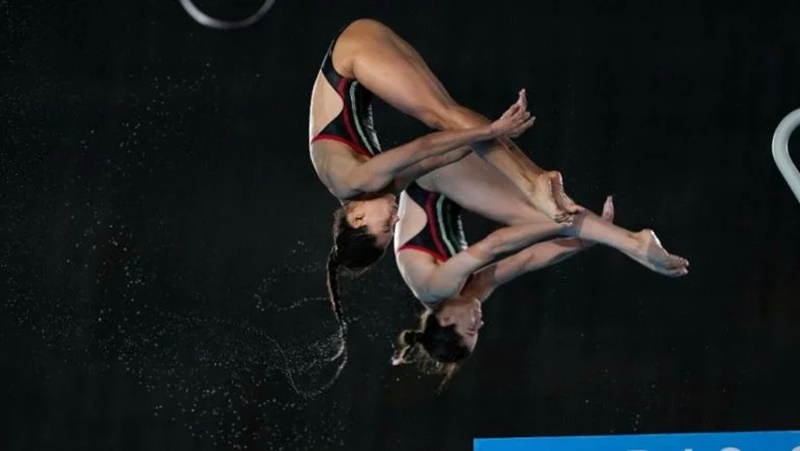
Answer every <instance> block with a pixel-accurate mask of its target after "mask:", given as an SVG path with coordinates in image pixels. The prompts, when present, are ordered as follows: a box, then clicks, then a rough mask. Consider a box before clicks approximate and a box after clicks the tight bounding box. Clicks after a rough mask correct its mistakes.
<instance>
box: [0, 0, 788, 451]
mask: <svg viewBox="0 0 800 451" xmlns="http://www.w3.org/2000/svg"><path fill="white" fill-rule="evenodd" d="M198 5H200V6H201V7H205V8H206V9H207V10H208V11H209V12H212V13H215V14H217V15H219V16H222V17H235V16H237V15H239V16H240V15H242V14H245V13H247V12H250V11H253V10H255V8H257V6H258V3H257V2H248V1H245V0H242V1H238V2H234V1H230V2H227V3H225V2H222V1H218V2H217V3H211V2H210V0H207V1H205V2H198ZM0 12H2V14H1V15H0V18H1V19H0V21H1V22H2V25H1V26H0V33H2V34H0V42H2V44H1V45H0V48H1V49H2V56H1V57H0V80H2V85H1V86H2V91H0V124H2V125H0V126H1V127H2V129H1V131H0V218H2V219H1V220H0V294H1V295H2V298H0V357H2V358H0V365H2V367H0V387H1V388H0V415H1V416H2V419H0V421H1V422H0V449H3V450H29V449H31V450H34V449H35V450H39V449H42V450H45V449H61V450H72V449H75V450H78V449H80V450H92V449H98V450H101V449H102V450H116V449H124V450H183V449H198V450H210V449H241V448H245V447H246V448H248V449H264V450H278V449H285V450H311V449H330V450H334V449H342V450H355V449H358V450H361V449H364V450H373V449H384V448H385V449H396V450H412V449H413V450H416V449H420V450H433V449H436V450H465V449H470V447H471V440H472V438H473V437H498V436H531V435H562V434H569V435H572V434H576V435H577V434H580V435H585V434H609V433H611V434H613V433H652V432H679V431H734V430H759V429H792V428H798V427H800V412H799V411H798V410H799V409H800V408H799V407H798V406H800V389H798V386H797V363H796V362H797V356H798V351H799V350H800V349H798V340H800V328H798V320H799V319H800V308H799V307H798V301H800V299H798V294H797V292H798V290H797V289H798V285H799V284H800V282H798V278H799V277H800V252H799V251H800V234H798V229H799V228H800V206H799V205H798V202H797V200H796V199H795V198H794V197H793V196H792V194H791V192H790V190H789V189H788V186H787V185H786V184H785V182H784V181H783V179H782V178H781V176H780V174H779V173H778V171H777V169H776V168H775V166H774V164H773V161H772V158H771V155H770V140H771V137H772V133H773V130H774V128H775V127H776V126H777V124H778V122H779V121H780V120H781V119H782V118H783V117H784V116H785V115H786V114H788V113H789V112H790V111H792V110H793V109H795V108H798V107H800V83H798V81H800V39H798V31H797V30H798V28H797V27H798V19H800V4H798V2H797V1H783V2H778V1H775V2H769V1H758V2H745V3H741V2H740V3H730V2H717V3H713V2H689V1H670V2H665V1H652V2H649V1H648V2H621V1H610V0H609V1H594V2H588V1H564V0H543V1H537V2H513V1H500V0H498V1H494V2H479V1H472V0H470V1H458V2H456V1H438V2H423V1H419V2H411V1H389V0H384V1H380V2H377V1H376V2H368V1H336V2H333V1H315V2H312V1H302V0H293V1H286V0H278V1H277V3H276V5H275V7H274V8H273V9H272V10H271V11H270V12H269V13H268V14H267V16H266V17H265V18H264V19H262V20H261V21H260V22H258V23H257V24H255V25H254V26H252V27H250V28H247V29H244V30H239V31H229V32H221V31H215V30H211V29H208V28H204V27H202V26H200V25H199V24H197V23H195V22H194V21H193V20H192V19H191V18H190V17H189V16H188V15H187V14H186V13H185V12H184V10H183V9H182V8H181V6H180V5H179V3H178V2H177V1H155V0H150V1H129V2H120V1H114V2H112V1H106V2H101V1H88V0H85V1H75V0H72V1H59V2H54V1H49V2H44V1H40V0H28V1H24V2H23V1H17V2H10V1H7V0H6V1H0ZM226 15H227V16H226ZM364 16H369V17H374V18H377V19H379V20H382V21H384V22H386V23H387V24H388V25H390V26H391V27H392V28H394V29H395V30H396V31H397V32H398V33H399V34H400V35H401V36H403V37H404V38H405V39H407V40H408V41H409V42H410V43H411V44H412V45H414V46H415V47H416V48H417V49H418V50H419V51H420V53H421V54H422V55H423V57H424V58H426V60H427V61H428V63H429V64H430V66H431V67H432V69H433V70H434V72H435V73H436V74H437V75H438V76H439V77H440V78H441V79H442V81H443V82H444V84H445V85H446V86H447V87H448V89H449V90H450V92H451V94H452V95H453V96H454V97H455V98H456V99H457V100H458V101H460V102H461V103H463V104H465V105H467V106H470V107H472V108H473V109H475V110H477V111H480V112H482V113H483V114H485V115H487V116H491V117H496V116H497V115H498V114H500V113H501V112H502V111H503V110H504V108H505V107H506V106H508V105H509V104H510V103H511V102H512V101H513V100H514V98H515V95H516V92H517V90H518V89H520V88H522V87H524V88H527V90H528V95H529V99H530V103H531V109H532V111H533V112H534V114H536V115H537V117H538V119H537V122H536V125H535V126H534V128H533V129H532V130H531V131H530V132H528V133H527V134H526V135H525V136H523V137H521V138H520V140H519V143H520V145H521V146H522V147H523V148H524V149H526V151H527V152H528V154H529V155H531V157H532V158H533V160H534V161H536V162H537V163H539V164H541V165H543V166H544V167H547V168H558V169H559V170H561V171H562V172H563V173H564V175H565V181H566V186H567V188H568V191H569V192H570V194H571V195H572V196H573V197H574V198H575V199H576V200H578V201H580V202H581V203H584V204H585V205H588V206H590V207H593V208H600V206H601V205H602V201H603V199H604V197H605V195H606V194H609V193H611V194H614V195H615V201H616V206H617V222H619V223H620V224H623V225H625V226H626V227H628V228H631V229H639V228H643V227H652V228H654V229H655V230H656V232H657V233H658V234H659V236H660V237H661V239H662V241H663V242H664V244H665V245H666V246H667V248H668V249H670V250H672V251H674V252H676V253H679V254H682V255H684V256H686V257H687V258H689V259H690V260H691V263H692V266H691V273H690V275H689V276H688V277H686V278H683V279H679V280H673V279H667V278H664V277H661V276H658V275H656V274H654V273H651V272H649V271H647V270H645V269H644V268H642V267H641V266H639V265H637V264H636V263H634V262H632V261H630V260H628V259H627V258H625V257H624V256H622V255H620V254H618V253H615V252H613V251H611V250H609V249H603V248H596V249H593V250H591V251H590V252H587V253H586V254H585V255H580V256H577V257H575V258H573V259H571V260H568V261H566V262H564V263H562V264H560V265H558V266H557V267H552V268H548V269H546V270H542V271H539V272H537V273H533V274H531V275H529V276H526V277H522V278H520V279H518V280H516V281H514V282H512V283H510V284H509V285H507V286H505V287H503V288H502V289H501V290H499V291H498V293H497V294H496V295H495V296H494V297H493V299H492V301H491V302H490V303H488V304H487V305H486V307H485V310H484V313H485V315H484V316H485V319H486V326H485V328H484V333H482V334H481V339H480V343H479V345H478V348H477V351H476V353H475V355H474V356H473V357H472V358H471V359H470V360H469V362H468V363H467V364H466V365H465V366H464V368H462V370H461V371H460V372H459V373H458V374H457V375H456V377H455V378H454V379H453V381H452V383H451V385H450V386H449V388H448V389H447V390H445V391H444V393H442V394H441V395H438V396H437V395H436V394H435V388H436V386H437V384H438V379H436V378H434V377H430V376H426V375H420V374H419V373H418V372H417V371H416V370H415V369H414V368H409V367H401V368H395V367H392V366H391V365H390V364H389V358H390V356H391V354H392V350H393V340H394V338H395V337H396V335H397V334H398V332H399V331H400V330H401V329H402V328H405V327H410V326H412V325H413V324H414V322H415V310H416V308H417V304H416V303H415V301H413V300H412V299H411V297H410V293H409V292H408V290H407V289H406V288H405V287H404V286H403V284H402V282H401V280H400V277H399V274H398V272H397V270H396V268H395V266H394V261H393V259H392V258H384V259H383V260H382V262H381V263H380V264H379V265H378V266H377V267H376V268H374V269H373V270H372V271H370V272H369V273H368V274H367V275H365V276H363V277H362V278H360V279H358V280H356V281H352V282H349V283H345V285H344V298H345V305H346V315H347V316H348V318H350V320H351V322H352V323H351V326H350V331H349V340H348V351H349V352H348V360H347V363H346V365H345V366H344V368H343V369H342V371H341V374H339V375H338V378H335V379H334V377H335V376H336V362H333V363H330V362H327V361H326V358H328V357H330V356H331V354H332V352H333V350H334V349H335V345H336V344H337V342H336V325H335V323H334V321H333V318H332V314H331V313H330V311H329V310H328V308H327V304H326V300H325V298H324V295H325V291H324V290H325V288H324V260H325V256H326V254H327V250H328V247H329V245H330V230H329V226H330V224H329V223H330V220H329V218H330V213H331V212H332V210H333V209H334V208H335V206H336V202H335V200H334V199H333V198H332V197H331V196H330V195H329V194H328V193H327V191H326V190H325V189H324V188H323V186H322V184H321V183H320V182H319V181H318V180H317V178H316V176H315V174H314V172H313V169H312V167H311V164H310V161H309V157H308V153H307V152H308V148H307V139H308V136H307V133H308V131H307V127H308V122H307V121H308V117H307V116H308V103H309V98H310V89H311V86H312V83H313V80H314V77H315V76H316V71H317V69H318V66H319V64H320V62H321V58H322V56H323V54H324V52H325V49H326V48H327V46H328V43H329V42H330V40H331V38H332V37H333V36H334V34H335V33H336V32H337V31H338V30H339V29H340V28H341V27H342V26H344V25H346V24H347V23H348V22H349V21H350V20H353V19H355V18H358V17H364ZM376 125H377V127H378V131H379V133H380V135H381V139H382V144H383V146H384V148H388V147H390V146H392V145H395V144H398V143H400V142H402V141H404V140H407V139H410V138H412V137H414V136H416V135H419V134H420V133H424V132H425V131H426V129H425V128H424V127H423V126H422V125H420V124H419V123H417V122H415V121H414V120H413V119H411V118H408V117H405V116H403V115H401V114H399V113H397V112H394V111H392V110H390V109H389V108H388V107H386V106H385V105H383V104H378V105H377V106H376ZM466 225H467V233H468V237H469V238H470V239H473V240H474V239H476V238H479V237H481V236H482V235H484V234H485V233H487V232H488V231H489V230H491V229H492V228H493V227H495V226H494V225H493V224H490V223H488V222H487V221H484V220H481V219H479V218H473V217H467V218H466ZM331 381H333V384H332V385H331V386H330V387H329V388H326V387H327V385H328V384H329V383H330V382H331Z"/></svg>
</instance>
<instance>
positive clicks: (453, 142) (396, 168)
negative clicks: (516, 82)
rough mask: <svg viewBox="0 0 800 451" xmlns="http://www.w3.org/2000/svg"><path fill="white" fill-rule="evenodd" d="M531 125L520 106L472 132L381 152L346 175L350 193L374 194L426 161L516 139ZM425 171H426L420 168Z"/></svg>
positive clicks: (438, 163) (433, 137)
mask: <svg viewBox="0 0 800 451" xmlns="http://www.w3.org/2000/svg"><path fill="white" fill-rule="evenodd" d="M532 125H533V119H532V118H531V115H530V113H529V112H528V111H527V110H525V109H523V106H522V105H519V104H514V105H512V106H511V107H510V108H509V109H508V110H506V112H505V113H504V114H503V115H502V116H501V117H500V118H499V119H497V120H496V121H494V122H492V123H490V124H484V125H480V126H477V127H473V128H467V129H461V130H445V131H440V132H434V133H430V134H428V135H425V136H423V137H421V138H417V139H415V140H413V141H411V142H409V143H407V144H403V145H401V146H399V147H396V148H394V149H390V150H388V151H386V152H382V153H381V154H380V155H378V156H376V157H374V158H372V159H370V160H369V161H367V162H366V163H363V164H361V165H358V166H356V167H355V168H353V169H352V170H350V171H349V173H348V174H347V177H346V180H347V181H348V184H349V188H350V190H351V191H353V192H361V193H374V192H378V191H380V190H382V189H384V188H386V187H387V186H389V184H391V183H392V181H393V180H394V179H395V177H397V176H398V175H399V174H401V173H402V172H403V171H406V170H408V169H409V168H410V167H412V166H413V165H415V164H417V163H420V162H421V161H423V160H425V159H427V158H430V157H436V156H441V155H445V154H447V153H448V152H451V151H454V150H455V151H457V153H456V155H460V153H461V152H462V150H460V149H459V148H461V147H464V146H467V145H469V144H470V143H473V142H478V141H485V140H487V139H492V138H495V137H498V136H518V135H520V134H522V133H524V132H525V130H527V129H528V128H530V127H531V126H532ZM451 162H452V161H450V159H448V158H443V159H439V160H432V161H429V165H428V166H429V167H428V168H427V171H430V170H433V169H436V168H437V167H441V166H442V165H444V164H449V163H451ZM420 169H426V168H424V167H423V168H420Z"/></svg>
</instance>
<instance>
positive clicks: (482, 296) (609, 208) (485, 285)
mask: <svg viewBox="0 0 800 451" xmlns="http://www.w3.org/2000/svg"><path fill="white" fill-rule="evenodd" d="M602 218H603V219H605V220H606V221H609V222H611V221H613V219H614V203H613V201H612V200H611V197H609V198H608V199H606V203H605V205H603V214H602ZM594 244H595V243H593V242H591V241H585V240H582V239H580V238H556V239H553V240H549V241H546V242H543V243H537V244H534V245H533V246H530V247H528V248H527V249H525V250H522V251H520V252H518V253H517V254H515V255H512V256H510V257H507V258H504V259H503V260H500V261H499V262H497V263H495V264H494V265H491V266H489V267H487V268H484V269H483V270H481V271H480V272H478V273H477V274H475V277H473V278H472V280H471V281H470V283H469V285H468V286H467V287H466V289H465V290H464V293H465V294H467V295H469V296H474V297H475V298H477V299H479V300H480V301H481V302H483V301H485V300H486V299H487V298H488V297H489V296H490V295H491V294H492V293H493V292H494V290H495V289H497V287H499V286H500V285H503V284H504V283H506V282H509V281H511V280H513V279H515V278H517V277H519V276H521V275H523V274H525V273H528V272H531V271H536V270H537V269H541V268H545V267H547V266H550V265H554V264H556V263H559V262H561V261H563V260H565V259H567V258H569V257H571V256H573V255H575V254H577V253H578V252H580V251H582V250H585V249H588V248H590V247H592V246H593V245H594Z"/></svg>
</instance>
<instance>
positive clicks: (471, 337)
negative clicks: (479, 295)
mask: <svg viewBox="0 0 800 451" xmlns="http://www.w3.org/2000/svg"><path fill="white" fill-rule="evenodd" d="M436 317H437V319H438V320H439V324H440V325H441V326H442V327H447V326H449V325H451V324H452V325H455V327H456V332H457V333H458V334H459V335H461V337H462V338H463V339H464V345H465V346H466V347H468V348H469V350H470V352H472V350H474V349H475V345H476V344H477V343H478V331H479V330H480V329H481V327H483V313H482V312H481V302H480V301H479V300H477V299H475V298H468V297H457V298H453V299H449V300H447V301H445V303H444V305H442V308H441V309H440V310H439V312H438V313H437V314H436Z"/></svg>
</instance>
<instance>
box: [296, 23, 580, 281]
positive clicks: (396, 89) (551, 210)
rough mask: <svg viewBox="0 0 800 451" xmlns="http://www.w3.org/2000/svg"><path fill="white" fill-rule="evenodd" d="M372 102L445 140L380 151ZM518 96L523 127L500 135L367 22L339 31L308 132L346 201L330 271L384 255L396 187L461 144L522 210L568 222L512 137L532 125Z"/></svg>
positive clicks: (388, 34)
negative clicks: (505, 181) (521, 200)
mask: <svg viewBox="0 0 800 451" xmlns="http://www.w3.org/2000/svg"><path fill="white" fill-rule="evenodd" d="M373 95H377V96H378V97H380V98H381V99H383V100H385V101H386V102H387V103H389V104H390V105H392V106H393V107H395V108H397V109H398V110H400V111H403V112H405V113H407V114H410V115H412V116H414V117H416V118H417V119H419V120H421V121H422V122H424V123H425V124H427V125H428V126H430V127H432V128H435V129H438V130H448V131H449V132H446V133H442V134H438V135H437V134H432V135H428V136H427V137H425V138H423V139H422V140H416V141H413V142H411V143H409V144H406V145H404V146H400V147H399V148H397V149H391V150H388V151H385V152H382V151H381V148H380V145H379V143H378V139H377V135H376V133H375V129H374V127H373V123H372V111H371V99H372V96H373ZM524 97H525V96H524V91H522V92H520V99H519V101H518V102H517V104H516V105H517V106H515V107H512V108H516V109H521V110H522V111H521V112H520V111H516V110H515V111H510V112H507V114H510V115H512V116H514V117H517V116H518V115H519V114H522V117H524V118H525V119H524V121H525V122H524V123H523V125H519V126H518V127H517V128H516V129H515V128H514V127H509V128H506V129H502V130H498V129H497V128H496V127H494V126H493V124H492V123H491V122H490V121H489V120H487V119H486V118H485V117H483V116H481V115H479V114H477V113H475V112H473V111H471V110H468V109H467V108H464V107H462V106H460V105H458V104H457V103H456V102H455V101H454V100H453V99H452V98H451V97H450V95H449V94H448V93H447V91H446V90H445V89H444V87H443V86H442V84H441V83H440V82H439V80H438V79H437V78H436V76H435V75H434V74H433V73H432V72H431V70H430V69H429V68H428V66H427V65H426V64H425V62H424V61H423V60H422V58H421V57H420V56H419V54H418V53H417V52H416V51H415V50H414V49H413V48H412V47H411V46H410V45H409V44H408V43H407V42H406V41H404V40H403V39H402V38H400V37H399V36H398V35H397V34H395V33H394V32H393V31H392V30H390V29H389V28H388V27H386V26H385V25H383V24H381V23H379V22H376V21H374V20H370V19H360V20H357V21H355V22H353V23H351V24H350V25H348V26H347V27H345V28H344V29H343V30H342V31H341V32H340V34H339V35H338V36H337V37H336V39H334V41H333V42H332V43H331V44H330V47H329V49H328V52H327V54H326V55H325V58H324V59H323V62H322V66H321V68H320V71H319V74H318V75H317V78H316V81H315V83H314V88H313V91H312V95H311V108H310V125H309V137H310V141H311V142H310V152H311V160H312V163H313V165H314V169H315V170H316V172H317V174H318V176H319V178H320V180H321V181H322V182H323V183H324V184H325V186H326V187H327V188H328V190H329V191H330V192H331V193H332V194H333V195H334V196H336V197H337V198H338V199H339V200H340V201H341V202H342V203H343V205H342V207H341V208H340V209H338V210H337V211H336V214H335V215H334V224H333V233H334V246H333V248H332V250H331V252H330V254H329V258H328V266H329V267H330V268H331V272H334V273H337V274H338V271H339V269H340V268H344V269H347V270H349V272H351V273H359V272H361V271H363V270H365V269H366V268H368V267H369V266H370V265H372V264H373V263H374V262H376V261H377V260H378V259H379V258H380V257H381V255H383V253H384V251H385V248H386V246H387V245H388V243H389V242H390V241H391V238H392V227H391V225H392V221H393V220H394V219H395V215H394V212H395V210H396V202H395V196H394V193H393V192H392V191H393V189H396V188H397V185H398V183H400V184H402V183H403V182H402V180H405V181H406V182H405V183H407V181H408V180H409V179H411V180H413V178H414V177H416V176H418V175H420V174H424V173H425V172H426V171H428V170H431V169H434V168H437V167H440V166H443V165H446V164H447V163H450V162H452V161H456V160H458V159H459V158H461V157H463V156H464V155H466V154H467V153H470V152H469V149H467V148H466V147H464V148H461V149H456V150H451V148H452V146H454V145H455V144H456V143H459V142H460V143H462V144H469V145H470V146H471V147H472V148H473V150H474V151H475V152H476V153H477V154H478V155H479V156H480V157H481V158H483V159H484V160H485V161H487V162H489V163H490V164H491V165H492V166H494V167H495V168H496V169H497V170H498V171H499V172H500V173H502V174H503V175H504V176H506V177H507V178H509V180H510V181H511V182H512V183H513V184H514V185H515V186H516V187H517V188H518V190H519V191H520V193H522V194H523V196H524V197H525V199H526V202H527V203H529V204H531V205H532V206H533V207H535V208H536V209H538V210H540V211H542V212H544V214H545V215H546V216H547V217H549V218H551V219H554V220H556V221H557V222H564V223H568V222H569V221H570V220H571V217H572V215H574V214H575V213H578V212H579V211H580V208H579V207H578V206H576V205H575V204H574V203H573V202H572V201H571V200H570V199H569V198H568V197H567V196H566V195H565V194H564V192H563V188H562V186H561V176H560V174H559V173H557V172H554V171H550V172H548V171H544V170H542V169H541V168H539V167H538V166H536V165H534V164H533V163H532V162H531V161H530V160H529V159H528V158H527V156H525V154H523V153H522V151H521V150H520V149H519V148H517V147H516V146H515V145H514V144H513V142H512V141H511V140H510V139H509V138H511V137H515V136H516V135H518V134H519V133H521V132H523V131H524V130H525V129H526V128H528V127H530V125H531V124H532V121H533V119H532V118H529V117H528V113H527V106H526V103H525V98H524ZM504 117H505V116H504ZM464 183H465V184H466V183H471V181H467V180H464Z"/></svg>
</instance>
